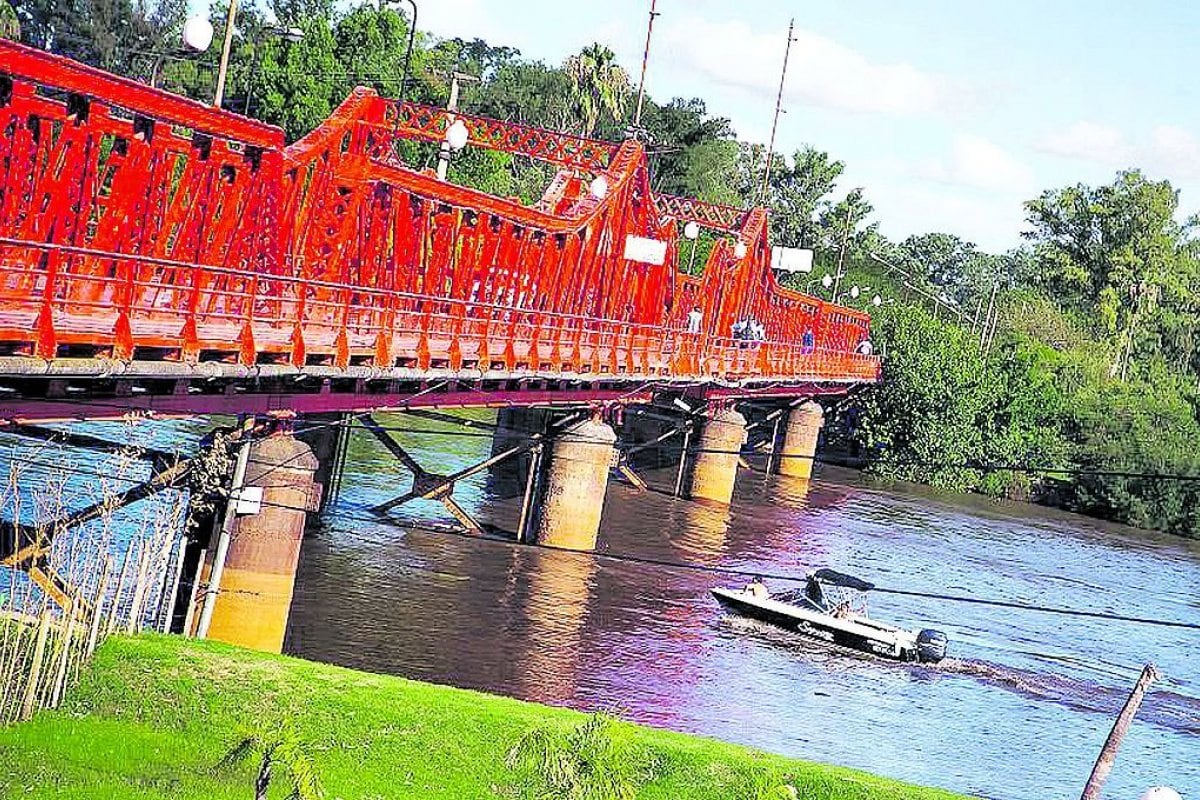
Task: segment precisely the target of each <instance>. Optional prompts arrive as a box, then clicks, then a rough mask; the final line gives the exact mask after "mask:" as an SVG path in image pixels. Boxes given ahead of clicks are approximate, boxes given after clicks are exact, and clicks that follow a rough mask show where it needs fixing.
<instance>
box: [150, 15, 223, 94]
mask: <svg viewBox="0 0 1200 800" xmlns="http://www.w3.org/2000/svg"><path fill="white" fill-rule="evenodd" d="M182 39H183V47H182V48H180V49H178V50H176V51H175V52H173V53H142V54H143V55H151V56H154V66H153V67H151V68H150V86H151V87H152V88H155V89H157V88H158V79H159V76H160V75H161V73H162V68H163V64H164V63H166V61H167V59H169V58H186V57H188V56H193V55H199V54H201V53H203V52H204V51H205V50H207V49H208V48H209V46H210V45H211V44H212V40H213V26H212V23H211V22H209V21H208V19H207V18H206V17H201V16H195V17H189V18H188V20H187V22H185V23H183V36H182ZM132 52H135V53H138V52H140V51H137V50H134V51H132Z"/></svg>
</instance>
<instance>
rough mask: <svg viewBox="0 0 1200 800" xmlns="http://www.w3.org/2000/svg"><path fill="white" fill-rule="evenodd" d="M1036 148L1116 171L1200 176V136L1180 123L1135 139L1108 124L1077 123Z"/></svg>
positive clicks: (1050, 137) (1176, 178)
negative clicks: (1141, 170) (1140, 170)
mask: <svg viewBox="0 0 1200 800" xmlns="http://www.w3.org/2000/svg"><path fill="white" fill-rule="evenodd" d="M1034 147H1035V149H1037V150H1040V151H1041V152H1043V153H1047V154H1050V155H1056V156H1062V157H1064V158H1075V159H1080V160H1083V161H1091V162H1094V163H1096V164H1100V165H1103V166H1105V167H1108V168H1110V169H1114V170H1115V169H1124V168H1127V167H1140V168H1142V169H1145V170H1147V171H1149V172H1151V173H1154V174H1155V175H1161V176H1163V177H1166V178H1168V179H1174V180H1183V179H1198V178H1200V138H1197V137H1196V135H1195V134H1193V133H1192V132H1191V131H1188V130H1187V129H1186V128H1182V127H1180V126H1178V125H1158V126H1156V127H1154V128H1152V129H1151V130H1150V131H1149V133H1148V134H1146V135H1145V136H1144V137H1142V138H1140V139H1137V140H1133V139H1131V138H1130V137H1128V136H1126V135H1125V134H1124V133H1122V132H1121V131H1119V130H1117V129H1116V128H1113V127H1111V126H1108V125H1100V124H1097V123H1094V122H1086V121H1083V122H1076V123H1074V124H1072V125H1070V126H1068V127H1067V128H1065V129H1064V130H1062V131H1058V132H1056V133H1051V134H1049V135H1047V136H1045V137H1043V138H1042V139H1041V140H1040V141H1038V142H1036V143H1035V144H1034Z"/></svg>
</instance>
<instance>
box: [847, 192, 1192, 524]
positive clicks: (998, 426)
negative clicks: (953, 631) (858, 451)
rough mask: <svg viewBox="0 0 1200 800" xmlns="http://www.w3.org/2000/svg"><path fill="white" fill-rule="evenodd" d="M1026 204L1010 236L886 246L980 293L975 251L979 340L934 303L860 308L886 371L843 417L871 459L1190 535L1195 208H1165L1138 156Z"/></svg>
mask: <svg viewBox="0 0 1200 800" xmlns="http://www.w3.org/2000/svg"><path fill="white" fill-rule="evenodd" d="M1026 208H1027V211H1028V222H1029V230H1028V232H1027V234H1026V237H1027V238H1028V240H1029V242H1030V246H1029V247H1028V248H1027V249H1026V250H1024V251H1022V252H1018V253H1014V254H1009V255H1008V256H1005V257H995V256H987V255H985V254H981V253H978V252H977V251H976V250H975V248H974V246H973V245H970V243H966V242H962V241H961V240H958V239H957V238H956V237H952V236H947V235H944V234H930V235H928V236H924V237H913V238H911V239H909V240H907V241H906V242H904V243H903V244H902V245H901V246H900V248H899V250H900V251H901V253H902V254H903V253H905V251H907V253H909V254H911V255H912V257H913V258H914V259H919V261H918V263H920V264H921V265H922V266H923V267H924V269H923V273H922V277H923V279H924V280H925V281H926V282H927V284H928V288H930V289H931V290H932V291H933V292H938V293H941V294H947V293H948V294H949V295H950V296H951V297H957V298H961V299H962V303H961V304H960V305H965V306H966V307H967V308H970V301H971V300H977V301H979V302H978V305H982V304H983V302H985V301H984V300H983V294H984V291H983V290H984V288H985V287H987V284H978V283H977V277H976V276H977V275H978V274H980V272H985V273H986V271H987V270H988V269H989V268H987V267H986V266H985V267H983V268H982V269H981V268H980V267H979V266H978V265H979V263H980V262H985V263H986V262H989V261H990V262H991V263H992V267H991V268H990V269H991V274H993V275H995V276H996V281H997V285H998V286H999V287H1000V288H1002V289H1004V291H1002V292H1000V293H999V295H998V301H997V302H998V304H999V307H1000V309H1001V312H1000V319H999V322H998V324H997V334H996V335H995V338H994V339H993V340H992V341H991V342H990V345H985V342H984V339H985V338H986V337H984V336H983V335H982V333H981V332H980V331H981V330H982V324H979V325H976V324H975V317H974V316H973V315H972V314H970V313H968V314H966V315H965V317H964V318H963V319H960V318H958V317H957V316H954V315H948V314H947V313H946V311H945V306H944V305H943V304H938V305H939V306H940V307H941V308H942V311H941V313H942V316H943V319H942V320H940V321H939V320H937V319H935V318H934V316H933V313H931V311H930V307H928V306H926V307H921V306H917V305H906V304H897V305H893V306H887V307H885V309H884V310H883V312H882V313H879V314H877V315H876V317H875V328H874V332H875V336H876V337H877V339H878V341H879V343H880V344H882V345H883V346H884V347H885V349H886V352H887V356H888V357H887V360H886V364H885V378H886V381H885V383H884V384H883V385H882V386H880V387H878V388H875V389H872V390H870V391H868V392H866V393H865V394H864V395H863V396H862V398H861V400H860V402H859V404H858V407H857V409H856V410H857V411H858V412H859V413H861V415H862V421H861V424H859V425H858V426H857V429H856V430H855V431H854V433H853V435H854V437H855V439H856V440H857V442H858V443H859V444H861V445H862V446H864V447H865V448H866V450H867V452H868V453H869V454H870V457H871V458H870V461H871V464H870V468H871V469H872V470H874V471H876V472H878V473H880V474H884V475H888V476H891V477H898V478H905V479H912V480H919V481H926V482H929V483H933V484H937V485H943V486H947V487H953V488H957V489H967V490H975V491H983V492H987V493H989V494H996V495H1007V496H1013V497H1032V498H1035V499H1039V500H1042V501H1044V502H1050V503H1054V504H1057V505H1062V506H1064V507H1066V508H1070V509H1073V510H1078V511H1082V512H1084V513H1088V514H1093V515H1096V516H1101V517H1105V518H1108V519H1113V520H1117V521H1121V522H1127V523H1129V524H1132V525H1137V526H1141V527H1149V528H1159V529H1162V530H1167V531H1171V532H1173V533H1178V534H1181V535H1185V536H1190V537H1197V536H1200V455H1197V451H1196V442H1197V437H1198V436H1200V422H1198V421H1197V410H1198V409H1200V372H1197V369H1196V362H1195V360H1194V359H1195V356H1196V351H1195V345H1194V344H1193V336H1192V331H1194V330H1195V329H1196V326H1197V323H1200V316H1198V314H1200V311H1198V309H1197V305H1196V302H1195V300H1194V296H1195V291H1196V288H1200V287H1197V286H1196V282H1197V261H1196V242H1195V240H1194V239H1193V237H1192V230H1193V227H1194V221H1188V222H1187V223H1186V224H1181V223H1180V222H1178V220H1177V212H1178V193H1177V192H1176V191H1175V190H1174V189H1173V188H1172V187H1171V185H1170V184H1169V183H1167V182H1166V181H1161V182H1155V181H1150V180H1148V179H1146V178H1145V177H1144V176H1143V175H1142V174H1141V173H1139V172H1137V171H1128V172H1122V173H1120V174H1118V175H1117V177H1116V179H1115V180H1114V182H1113V183H1112V184H1109V185H1105V186H1100V187H1089V186H1074V187H1068V188H1065V189H1062V190H1054V191H1047V192H1044V193H1042V194H1041V195H1040V196H1039V197H1038V198H1036V199H1033V200H1031V201H1029V203H1027V204H1026ZM901 257H903V255H902V256H901ZM972 265H975V266H972ZM868 272H870V270H868ZM874 272H875V276H874V277H875V280H876V281H877V282H883V281H886V280H887V276H886V275H884V274H881V272H880V270H879V269H878V268H876V269H875V270H874ZM861 279H862V280H864V281H865V280H869V279H870V278H869V277H867V276H866V275H863V276H861ZM935 296H936V295H935Z"/></svg>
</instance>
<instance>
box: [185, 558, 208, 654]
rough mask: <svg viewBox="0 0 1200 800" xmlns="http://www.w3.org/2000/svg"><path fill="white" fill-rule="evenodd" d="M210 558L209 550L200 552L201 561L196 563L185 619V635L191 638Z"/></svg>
mask: <svg viewBox="0 0 1200 800" xmlns="http://www.w3.org/2000/svg"><path fill="white" fill-rule="evenodd" d="M207 557H208V548H204V549H202V550H201V551H200V559H199V560H198V561H197V562H196V577H195V578H193V579H192V592H191V597H190V598H188V606H187V612H186V613H185V614H184V617H183V635H184V636H185V637H188V638H191V636H192V621H193V620H192V618H193V617H194V616H195V615H196V603H197V602H198V601H199V597H198V595H199V593H200V578H201V577H202V573H203V571H204V559H205V558H207Z"/></svg>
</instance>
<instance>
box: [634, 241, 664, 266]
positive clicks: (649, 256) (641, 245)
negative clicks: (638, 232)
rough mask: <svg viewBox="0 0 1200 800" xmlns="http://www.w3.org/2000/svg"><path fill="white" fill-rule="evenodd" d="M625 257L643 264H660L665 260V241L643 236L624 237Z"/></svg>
mask: <svg viewBox="0 0 1200 800" xmlns="http://www.w3.org/2000/svg"><path fill="white" fill-rule="evenodd" d="M625 258H627V259H629V260H630V261H640V262H641V263H643V264H653V265H655V266H656V267H657V266H662V263H663V262H664V261H666V260H667V243H666V242H660V241H659V240H658V239H647V238H646V237H644V236H626V237H625Z"/></svg>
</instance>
